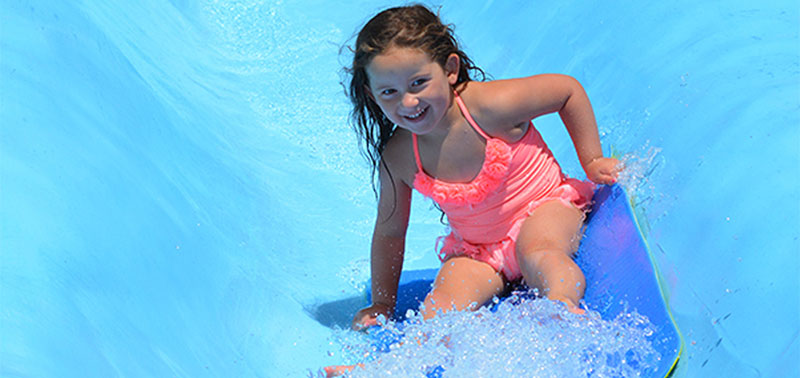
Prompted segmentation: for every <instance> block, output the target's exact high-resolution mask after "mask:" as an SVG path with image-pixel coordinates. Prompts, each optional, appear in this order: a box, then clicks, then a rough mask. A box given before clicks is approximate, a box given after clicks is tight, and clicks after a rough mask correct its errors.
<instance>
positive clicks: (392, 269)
mask: <svg viewBox="0 0 800 378" xmlns="http://www.w3.org/2000/svg"><path fill="white" fill-rule="evenodd" d="M387 152H388V151H387ZM388 155H389V154H387V153H385V154H384V158H388V157H389V156H388ZM390 160H391V159H389V160H386V163H387V164H388V165H389V166H390V167H392V164H391V161H390ZM390 169H391V168H390ZM392 172H393V173H395V172H398V170H396V169H392ZM379 177H380V188H381V189H380V196H379V199H378V216H377V219H376V220H375V229H374V231H373V234H372V251H371V258H370V261H371V271H372V305H370V306H368V307H366V308H363V309H361V310H360V311H358V313H356V316H355V317H354V318H353V324H352V327H353V329H355V330H360V329H364V328H367V327H370V326H373V325H376V324H377V323H378V320H377V319H378V316H380V315H383V316H385V317H386V318H387V319H388V318H389V317H391V316H392V314H393V313H394V308H395V304H396V302H397V286H398V282H399V280H400V272H401V271H402V269H403V255H404V252H405V238H406V230H407V229H408V216H409V209H410V207H411V188H410V187H409V186H408V185H406V184H405V183H404V182H403V180H402V179H401V178H400V177H398V175H393V176H390V175H389V172H388V171H387V170H386V167H385V166H384V165H383V164H380V174H379Z"/></svg>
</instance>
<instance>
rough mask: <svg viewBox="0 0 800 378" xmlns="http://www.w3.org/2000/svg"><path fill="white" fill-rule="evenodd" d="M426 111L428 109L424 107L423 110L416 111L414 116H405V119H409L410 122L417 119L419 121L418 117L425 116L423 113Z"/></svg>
mask: <svg viewBox="0 0 800 378" xmlns="http://www.w3.org/2000/svg"><path fill="white" fill-rule="evenodd" d="M427 111H428V108H427V107H426V108H424V109H420V110H419V111H417V112H416V113H414V114H411V115H407V116H405V117H406V118H407V119H410V120H412V121H416V120H417V119H419V118H420V117H422V116H423V115H424V114H425V112H427Z"/></svg>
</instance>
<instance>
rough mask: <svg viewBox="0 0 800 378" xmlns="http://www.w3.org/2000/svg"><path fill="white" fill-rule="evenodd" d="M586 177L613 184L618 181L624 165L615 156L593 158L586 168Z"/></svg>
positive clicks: (601, 182)
mask: <svg viewBox="0 0 800 378" xmlns="http://www.w3.org/2000/svg"><path fill="white" fill-rule="evenodd" d="M584 170H585V171H586V177H588V178H589V180H592V182H594V183H596V184H606V185H611V184H613V183H615V182H617V177H618V176H619V172H620V171H621V170H622V165H621V164H620V162H619V160H617V159H614V158H606V157H600V158H597V159H594V160H592V161H591V162H590V163H589V164H587V165H586V168H585V169H584Z"/></svg>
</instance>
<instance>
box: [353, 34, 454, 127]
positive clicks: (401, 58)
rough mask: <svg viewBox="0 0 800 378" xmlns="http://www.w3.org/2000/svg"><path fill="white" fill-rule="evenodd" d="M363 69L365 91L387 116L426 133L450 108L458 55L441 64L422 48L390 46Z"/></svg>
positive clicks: (404, 125)
mask: <svg viewBox="0 0 800 378" xmlns="http://www.w3.org/2000/svg"><path fill="white" fill-rule="evenodd" d="M451 66H455V67H454V68H455V69H453V67H451ZM366 71H367V76H368V77H369V86H368V88H367V91H368V93H369V94H370V97H371V98H372V99H373V100H374V101H375V102H376V103H377V104H378V106H379V107H380V108H381V111H383V113H384V114H385V115H386V117H387V118H389V119H390V120H391V121H392V122H394V123H395V124H396V125H398V126H399V127H402V128H404V129H407V130H409V131H411V132H413V133H416V134H427V133H430V132H431V131H433V130H435V129H436V128H437V126H438V125H439V124H440V123H441V121H442V119H443V118H444V117H445V116H446V115H447V112H448V110H449V109H450V108H451V104H452V93H451V91H452V89H451V86H452V85H454V84H455V82H456V79H457V72H458V58H457V57H456V56H455V55H453V56H451V58H449V59H448V61H447V63H446V64H445V67H444V68H443V67H442V66H441V65H439V64H438V63H436V62H434V61H432V60H431V58H430V57H429V56H428V54H426V53H425V52H423V51H421V50H418V49H413V48H403V47H393V48H390V49H388V50H387V51H386V52H384V53H382V54H379V55H376V56H375V57H374V58H373V59H372V61H371V62H370V63H369V64H368V65H367V66H366Z"/></svg>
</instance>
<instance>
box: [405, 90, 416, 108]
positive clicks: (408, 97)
mask: <svg viewBox="0 0 800 378" xmlns="http://www.w3.org/2000/svg"><path fill="white" fill-rule="evenodd" d="M417 105H419V99H417V96H416V95H414V94H413V93H406V94H404V95H403V107H406V108H414V107H416V106H417Z"/></svg>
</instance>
